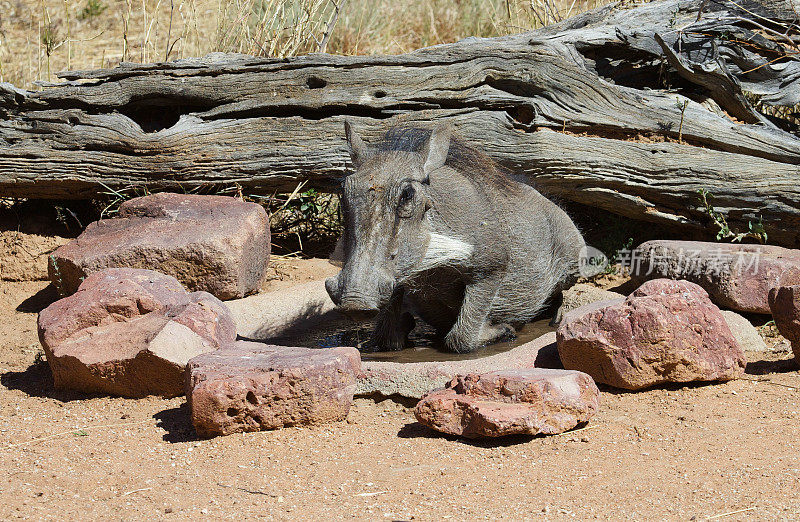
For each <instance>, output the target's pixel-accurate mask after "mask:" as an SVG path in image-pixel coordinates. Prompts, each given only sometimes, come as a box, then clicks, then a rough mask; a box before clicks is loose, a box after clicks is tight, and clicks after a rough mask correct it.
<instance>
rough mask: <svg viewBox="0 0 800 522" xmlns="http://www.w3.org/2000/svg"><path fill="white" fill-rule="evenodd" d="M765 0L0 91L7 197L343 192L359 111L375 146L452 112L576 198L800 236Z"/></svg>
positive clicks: (670, 7)
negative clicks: (395, 132)
mask: <svg viewBox="0 0 800 522" xmlns="http://www.w3.org/2000/svg"><path fill="white" fill-rule="evenodd" d="M765 5H767V4H766V3H765V4H763V5H762V4H749V3H748V4H746V5H745V3H743V2H738V1H736V2H733V1H730V0H725V1H721V2H714V1H713V0H709V1H708V2H706V3H704V6H703V8H702V12H700V8H701V2H700V1H699V0H664V1H659V2H653V3H649V4H644V5H641V6H638V7H635V8H632V9H628V8H626V7H625V6H624V5H622V4H615V5H611V6H607V7H604V8H600V9H597V10H594V11H591V12H589V13H585V14H583V15H580V16H577V17H575V18H572V19H569V20H566V21H565V22H562V23H560V24H557V25H555V26H550V27H546V28H543V29H540V30H537V31H532V32H529V33H524V34H519V35H514V36H509V37H502V38H486V39H479V38H468V39H466V40H462V41H460V42H457V43H455V44H448V45H440V46H435V47H430V48H426V49H421V50H419V51H415V52H412V53H408V54H403V55H397V56H367V57H363V56H359V57H353V56H332V55H327V54H311V55H307V56H300V57H296V58H291V59H285V60H278V59H267V58H254V57H250V56H244V55H221V54H212V55H209V56H206V57H204V58H201V59H191V60H180V61H177V62H170V63H166V64H145V65H141V64H130V63H124V64H122V65H121V66H119V67H117V68H115V69H110V70H96V71H77V72H68V73H63V74H62V75H61V77H62V78H63V79H64V80H66V81H65V82H64V83H61V84H58V85H54V86H49V87H48V88H46V89H44V90H42V91H38V92H29V91H23V90H20V89H17V88H15V87H13V86H11V85H9V84H0V195H2V196H18V197H35V198H90V197H94V196H96V195H97V194H98V193H100V192H108V191H109V190H110V189H114V190H119V189H120V188H125V187H138V186H142V185H146V186H147V187H148V188H150V189H151V190H152V189H164V188H168V189H175V190H189V189H194V188H197V187H201V186H216V187H219V188H222V187H227V188H232V187H234V186H236V185H239V186H241V187H243V188H244V189H246V190H247V191H250V192H262V193H272V192H274V191H291V190H292V189H294V188H295V187H296V185H297V184H298V183H299V182H300V181H307V183H308V186H311V187H316V188H318V189H322V190H329V189H332V188H334V187H335V186H336V185H337V184H338V182H339V179H340V178H341V177H342V176H343V175H344V174H345V173H346V172H347V169H348V167H349V157H348V154H347V149H346V144H345V140H344V133H343V130H342V128H343V121H344V119H346V118H347V119H350V120H351V121H352V122H353V124H354V126H355V127H356V128H357V129H358V130H359V131H360V132H361V133H363V134H364V135H365V136H366V138H367V141H369V139H375V138H377V136H378V135H379V134H380V132H381V131H382V130H385V129H386V128H387V127H388V126H389V125H394V124H399V123H420V124H424V125H430V124H433V123H435V122H442V121H446V122H450V123H451V124H453V125H454V126H455V127H456V130H457V132H458V133H459V134H460V135H461V136H462V137H463V138H464V139H465V140H466V141H468V142H470V143H472V144H474V145H475V146H477V147H478V148H480V149H481V150H483V151H485V152H486V153H488V154H489V155H490V156H491V157H493V158H494V159H496V160H497V161H499V162H501V163H502V164H504V165H505V166H507V167H509V168H510V169H511V170H513V171H514V172H516V173H519V174H521V175H524V176H526V177H527V178H528V179H529V180H530V181H531V182H532V183H533V184H534V185H535V186H537V187H539V188H540V189H542V190H543V192H545V193H548V194H554V195H556V196H558V197H559V198H561V199H565V200H570V201H574V202H578V203H581V204H585V205H589V206H593V207H600V208H603V209H606V210H609V211H611V212H615V213H618V214H621V215H623V216H627V217H630V218H633V219H637V220H647V221H652V222H655V223H663V224H671V225H678V226H683V227H692V228H702V227H706V226H708V216H707V215H706V213H705V211H704V209H703V208H702V206H701V205H700V204H699V201H700V200H699V197H698V191H699V190H700V189H704V190H708V191H709V192H710V193H711V194H712V195H713V196H714V198H713V200H712V202H713V203H714V205H715V206H716V208H717V210H719V211H721V212H723V213H727V216H728V221H729V223H730V224H731V225H732V226H734V227H738V228H740V229H746V227H747V224H748V222H753V221H758V220H759V219H763V223H764V225H765V228H766V230H767V232H768V234H769V237H770V242H772V243H776V244H782V245H786V246H798V245H799V244H800V212H798V210H800V185H799V184H798V179H800V138H798V132H797V128H798V126H797V123H798V121H797V117H796V114H794V115H793V114H792V111H796V106H797V105H798V104H800V55H798V54H797V51H798V46H800V36H798V31H797V26H796V25H794V26H791V25H790V24H792V23H795V22H793V19H792V17H794V19H796V17H797V15H796V14H794V13H793V11H791V9H790V8H787V7H786V6H787V5H788V4H785V3H784V2H780V1H773V2H772V4H770V7H765ZM787 28H788V30H787ZM748 100H750V101H748ZM752 100H757V102H758V106H759V107H760V108H764V107H767V108H769V107H772V108H775V109H776V110H777V111H778V113H781V111H782V113H783V114H784V117H775V116H769V115H767V114H769V113H770V111H769V110H761V111H757V110H755V109H754V107H753V105H752ZM773 112H774V111H773ZM787 113H788V114H789V115H788V116H785V115H786V114H787Z"/></svg>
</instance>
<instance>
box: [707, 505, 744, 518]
mask: <svg viewBox="0 0 800 522" xmlns="http://www.w3.org/2000/svg"><path fill="white" fill-rule="evenodd" d="M754 509H756V506H751V507H749V508H744V509H737V510H736V511H728V512H727V513H720V514H719V515H712V516H710V517H706V520H715V519H717V518H722V517H728V516H731V515H738V514H739V513H746V512H748V511H753V510H754Z"/></svg>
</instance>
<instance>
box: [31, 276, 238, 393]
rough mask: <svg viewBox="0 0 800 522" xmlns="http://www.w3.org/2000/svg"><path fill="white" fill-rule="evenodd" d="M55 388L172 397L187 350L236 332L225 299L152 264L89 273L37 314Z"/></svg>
mask: <svg viewBox="0 0 800 522" xmlns="http://www.w3.org/2000/svg"><path fill="white" fill-rule="evenodd" d="M38 326H39V339H40V340H41V343H42V346H43V347H44V351H45V355H46V357H47V361H48V363H49V364H50V369H51V370H52V373H53V381H54V384H55V387H56V388H57V389H62V390H73V391H79V392H85V393H106V394H112V395H122V396H125V397H142V396H146V395H162V396H165V397H174V396H177V395H181V394H182V393H183V389H184V382H185V378H184V368H185V366H186V363H187V362H188V361H189V359H191V358H192V357H194V356H196V355H199V354H200V353H203V352H207V351H210V350H215V349H216V348H218V347H219V346H220V345H221V344H223V343H227V342H231V341H233V339H235V338H236V329H235V326H234V324H233V319H232V318H231V316H230V314H229V313H228V310H227V309H226V308H225V305H224V304H222V303H221V302H220V301H219V300H218V299H217V298H216V297H214V296H212V295H211V294H209V293H206V292H194V293H191V294H190V293H187V292H186V290H184V288H183V287H182V286H181V284H180V283H179V282H178V281H177V279H175V278H174V277H171V276H167V275H164V274H160V273H158V272H154V271H152V270H142V269H135V268H112V269H108V270H104V271H101V272H95V273H93V274H92V275H90V276H89V277H87V278H86V280H85V281H84V282H83V283H82V284H81V286H80V288H79V289H78V291H77V292H75V293H74V294H73V295H71V296H69V297H66V298H64V299H61V300H59V301H56V302H55V303H53V304H51V305H50V306H48V307H47V308H45V309H44V310H42V311H41V313H40V314H39V321H38Z"/></svg>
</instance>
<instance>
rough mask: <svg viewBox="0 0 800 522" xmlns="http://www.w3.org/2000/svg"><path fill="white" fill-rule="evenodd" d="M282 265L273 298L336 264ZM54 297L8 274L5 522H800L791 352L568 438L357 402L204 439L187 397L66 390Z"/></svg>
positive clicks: (2, 288)
mask: <svg viewBox="0 0 800 522" xmlns="http://www.w3.org/2000/svg"><path fill="white" fill-rule="evenodd" d="M3 260H4V261H6V262H7V261H8V258H7V257H6V258H4V259H3ZM278 261H279V263H276V267H275V268H276V269H275V270H274V274H275V276H274V277H273V278H272V281H271V282H270V283H268V285H267V288H268V289H275V288H279V287H280V286H281V285H283V284H289V283H292V282H299V281H304V280H308V279H309V278H313V277H315V275H316V274H321V275H325V274H324V273H323V272H325V271H326V270H329V268H326V267H325V262H324V261H320V260H311V261H303V260H278ZM53 298H54V295H53V293H52V291H51V290H50V289H49V288H48V287H47V283H46V282H44V281H20V282H13V281H1V282H0V321H1V322H2V324H3V325H4V327H3V328H2V331H0V385H1V386H0V518H2V519H4V520H7V519H14V518H29V519H77V518H83V519H99V518H107V519H127V520H145V519H176V520H184V519H208V520H212V519H239V520H241V519H250V518H264V519H318V520H327V519H338V518H356V519H379V520H433V519H443V518H452V519H459V520H474V519H486V518H489V519H514V520H519V519H542V520H550V519H555V520H561V519H565V520H566V519H587V518H588V519H591V518H600V519H621V518H627V519H634V520H663V519H669V520H692V519H694V520H703V519H706V518H708V517H716V518H713V519H714V520H725V521H728V520H753V519H756V520H760V519H763V520H775V519H778V520H800V373H798V371H797V368H796V366H794V363H793V362H791V361H790V360H789V359H790V354H789V353H788V352H787V351H786V350H785V345H782V344H780V343H779V348H780V347H782V348H783V349H782V351H778V352H775V353H772V354H767V355H763V354H755V353H753V354H749V359H750V361H751V362H750V364H749V366H748V374H747V375H746V378H745V379H743V380H739V381H735V382H730V383H726V384H717V385H698V386H679V387H673V388H668V389H663V388H662V389H654V390H650V391H645V392H639V393H617V392H613V391H610V390H605V389H604V390H603V393H602V397H601V401H602V402H601V409H600V412H599V413H598V415H597V416H596V417H595V418H594V419H593V420H592V421H591V422H590V423H589V425H588V426H587V427H586V428H584V429H582V430H580V431H575V432H571V433H565V434H563V435H560V436H555V437H538V438H530V437H524V438H512V439H503V440H498V441H492V442H473V441H469V440H465V439H459V438H453V437H444V436H440V435H437V434H436V433H434V432H432V431H430V430H428V429H426V428H424V427H423V426H421V425H419V424H418V423H416V422H415V420H414V417H413V414H412V412H411V410H409V409H407V408H406V407H404V406H403V405H400V404H396V403H394V402H392V401H383V402H378V403H376V402H374V401H372V400H365V399H359V400H357V401H356V404H355V406H354V408H353V409H352V410H351V413H350V415H349V417H348V419H347V422H342V423H338V424H333V425H328V426H320V427H313V428H289V429H284V430H279V431H273V432H264V433H254V434H244V435H232V436H229V437H222V438H216V439H212V440H197V439H196V437H195V435H194V432H193V430H192V428H191V424H190V421H189V417H188V411H187V409H186V406H185V402H184V399H183V398H178V399H171V400H164V399H158V398H149V399H143V400H131V399H120V398H109V397H85V396H72V395H69V394H63V393H60V392H55V391H54V390H53V388H52V383H51V379H50V375H49V371H48V369H47V366H46V364H44V363H42V362H41V359H40V357H41V352H40V348H39V344H38V341H37V336H36V312H37V311H38V310H39V309H40V308H42V307H43V306H46V305H47V304H48V303H49V302H50V301H52V299H53ZM778 341H780V339H778Z"/></svg>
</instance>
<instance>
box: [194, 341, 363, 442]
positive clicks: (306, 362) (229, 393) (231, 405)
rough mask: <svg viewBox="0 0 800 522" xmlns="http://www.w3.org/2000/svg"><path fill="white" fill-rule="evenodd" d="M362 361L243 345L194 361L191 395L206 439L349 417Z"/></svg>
mask: <svg viewBox="0 0 800 522" xmlns="http://www.w3.org/2000/svg"><path fill="white" fill-rule="evenodd" d="M360 361H361V358H360V355H359V353H358V350H356V349H355V348H327V349H310V348H295V347H286V346H275V345H269V344H263V343H255V342H249V341H237V342H235V343H231V344H229V345H227V346H225V347H224V348H222V349H220V350H217V351H215V352H210V353H206V354H203V355H200V356H198V357H195V358H194V359H192V360H191V361H189V365H188V369H187V382H186V395H187V397H188V398H189V405H190V408H191V412H192V423H193V424H194V427H195V430H196V431H197V433H198V435H200V436H201V437H213V436H217V435H228V434H230V433H236V432H243V431H259V430H271V429H276V428H281V427H284V426H297V425H306V424H320V423H325V422H333V421H337V420H343V419H344V418H345V417H347V413H348V411H349V410H350V404H351V402H352V400H353V392H354V391H355V387H356V376H357V375H358V374H359V373H360V371H361V369H360Z"/></svg>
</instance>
